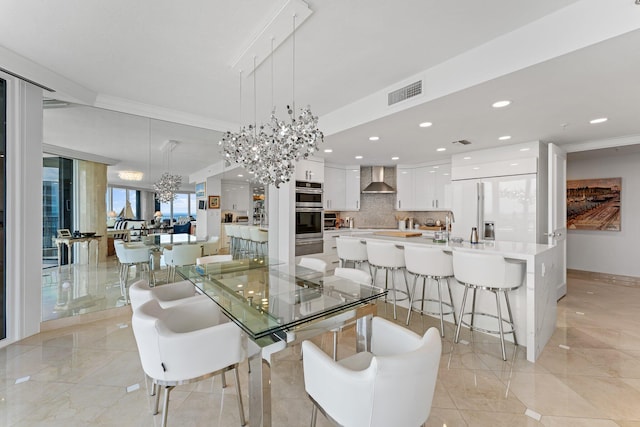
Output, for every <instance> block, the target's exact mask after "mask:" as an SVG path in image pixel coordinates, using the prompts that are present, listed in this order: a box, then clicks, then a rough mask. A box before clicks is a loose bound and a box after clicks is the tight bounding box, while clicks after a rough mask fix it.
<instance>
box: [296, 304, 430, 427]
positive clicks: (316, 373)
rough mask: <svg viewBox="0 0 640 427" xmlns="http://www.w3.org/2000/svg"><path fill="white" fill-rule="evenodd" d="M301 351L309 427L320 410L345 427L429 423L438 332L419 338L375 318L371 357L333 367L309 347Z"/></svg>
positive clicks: (347, 360)
mask: <svg viewBox="0 0 640 427" xmlns="http://www.w3.org/2000/svg"><path fill="white" fill-rule="evenodd" d="M302 351H303V355H304V358H303V360H304V361H303V372H304V387H305V390H306V392H307V394H308V395H309V397H310V398H311V401H312V402H313V412H312V415H311V426H312V427H313V426H315V425H316V418H317V411H318V409H320V410H321V411H322V413H323V414H325V415H326V416H327V417H328V418H329V419H330V420H331V421H332V422H333V423H335V424H337V425H341V426H349V427H388V426H420V425H422V424H424V423H425V422H426V421H427V419H428V418H429V414H430V412H431V404H432V402H433V395H434V391H435V386H436V378H437V375H438V366H439V364H440V354H441V352H442V342H441V339H440V334H439V332H438V330H437V329H436V328H429V330H427V332H426V333H425V334H424V335H423V336H422V337H421V336H420V335H418V334H416V333H415V332H412V331H410V330H409V329H406V328H404V327H402V326H400V325H397V324H395V323H393V322H390V321H388V320H385V319H383V318H381V317H374V318H373V322H372V332H371V352H361V353H356V354H354V355H353V356H350V357H347V358H345V359H342V360H341V361H339V362H336V361H334V360H332V359H331V357H329V356H328V355H327V354H325V353H324V352H323V351H322V350H321V349H320V348H318V347H317V346H316V345H315V344H313V343H312V342H311V341H304V342H303V343H302Z"/></svg>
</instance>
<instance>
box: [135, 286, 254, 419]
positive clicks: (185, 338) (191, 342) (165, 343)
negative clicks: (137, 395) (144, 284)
mask: <svg viewBox="0 0 640 427" xmlns="http://www.w3.org/2000/svg"><path fill="white" fill-rule="evenodd" d="M132 326H133V333H134V336H135V339H136V344H137V346H138V353H139V355H140V362H141V364H142V368H143V369H144V372H145V374H146V375H147V376H148V377H149V378H151V379H152V381H153V383H154V384H155V385H157V386H160V387H163V388H164V393H165V394H164V401H163V406H162V421H161V425H162V426H163V427H164V426H166V425H167V419H168V412H169V394H170V393H171V390H173V388H174V387H176V386H178V385H181V384H188V383H192V382H196V381H200V380H204V379H207V378H210V377H212V376H213V375H217V374H224V372H225V371H228V370H234V373H235V381H236V388H237V390H236V391H237V401H238V408H239V411H240V425H245V424H246V421H245V417H244V408H243V405H242V395H241V392H240V379H239V376H238V364H239V363H241V362H242V361H244V360H245V359H246V357H247V354H246V347H247V344H246V336H245V335H244V334H243V333H242V330H241V329H240V328H239V327H238V326H237V325H236V324H235V323H233V322H228V321H226V317H225V316H224V314H222V312H221V311H220V309H219V308H218V305H217V304H216V303H215V302H213V301H212V300H210V299H208V298H207V299H206V300H204V299H203V300H202V301H198V302H193V303H190V304H180V305H176V306H173V307H169V308H164V309H163V308H162V307H161V306H160V304H159V303H158V301H156V300H150V301H147V302H146V303H144V304H142V305H141V306H140V307H138V309H137V310H135V311H134V312H133V318H132ZM159 397H160V393H159V392H158V393H156V399H155V408H154V412H153V413H154V415H155V414H157V413H158V403H159ZM176 424H179V423H176Z"/></svg>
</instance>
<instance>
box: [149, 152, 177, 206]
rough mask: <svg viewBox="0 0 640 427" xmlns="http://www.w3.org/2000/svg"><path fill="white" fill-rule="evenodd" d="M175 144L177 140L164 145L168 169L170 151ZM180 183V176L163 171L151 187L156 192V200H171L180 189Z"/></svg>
mask: <svg viewBox="0 0 640 427" xmlns="http://www.w3.org/2000/svg"><path fill="white" fill-rule="evenodd" d="M177 145H178V141H168V144H166V145H165V147H166V148H167V152H168V158H169V160H168V169H169V170H171V152H172V151H173V149H174V148H175V147H176V146H177ZM165 147H163V148H165ZM180 185H182V176H180V175H173V174H171V173H170V172H165V173H163V174H162V176H161V177H160V179H159V180H158V181H157V182H156V183H154V184H153V189H154V190H155V192H156V200H158V201H159V202H160V203H170V202H172V201H173V200H174V199H175V198H176V196H177V194H176V193H177V192H178V190H180Z"/></svg>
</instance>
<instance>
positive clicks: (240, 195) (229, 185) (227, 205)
mask: <svg viewBox="0 0 640 427" xmlns="http://www.w3.org/2000/svg"><path fill="white" fill-rule="evenodd" d="M221 188H222V195H221V197H220V208H221V209H222V210H229V211H245V212H248V211H249V209H250V207H251V202H252V200H251V198H252V197H251V186H250V185H249V183H248V182H235V181H224V182H222V187H221Z"/></svg>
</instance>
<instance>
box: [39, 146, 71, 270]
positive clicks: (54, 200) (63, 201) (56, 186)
mask: <svg viewBox="0 0 640 427" xmlns="http://www.w3.org/2000/svg"><path fill="white" fill-rule="evenodd" d="M42 168H43V170H42V265H43V266H44V267H45V268H46V267H53V266H57V265H58V249H57V248H56V245H55V244H54V243H53V238H54V237H55V236H57V234H58V230H59V229H64V228H66V229H68V230H71V231H73V160H71V159H65V158H62V157H45V158H44V159H42ZM61 250H62V251H64V253H62V254H61V257H60V259H61V260H62V263H63V264H65V263H66V262H67V261H66V260H67V254H66V251H67V248H66V247H65V246H64V245H62V246H61Z"/></svg>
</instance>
